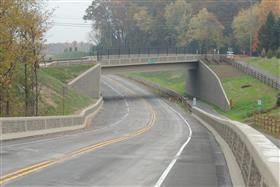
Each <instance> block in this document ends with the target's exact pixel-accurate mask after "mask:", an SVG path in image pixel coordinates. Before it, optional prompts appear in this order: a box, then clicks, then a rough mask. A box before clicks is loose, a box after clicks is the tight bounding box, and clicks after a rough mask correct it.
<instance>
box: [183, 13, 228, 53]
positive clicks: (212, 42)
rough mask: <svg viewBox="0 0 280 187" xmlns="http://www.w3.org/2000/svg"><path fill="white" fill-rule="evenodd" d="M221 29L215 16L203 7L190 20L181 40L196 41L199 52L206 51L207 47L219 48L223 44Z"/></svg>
mask: <svg viewBox="0 0 280 187" xmlns="http://www.w3.org/2000/svg"><path fill="white" fill-rule="evenodd" d="M223 30H224V27H223V25H222V24H221V23H220V22H219V21H218V20H217V18H216V16H215V15H214V14H212V13H209V12H208V10H207V9H206V8H204V9H202V10H201V11H199V12H198V14H197V15H195V16H193V17H192V19H191V20H190V26H189V30H188V33H187V35H186V36H187V37H186V38H184V41H183V42H185V43H190V42H192V41H197V42H198V43H199V47H200V51H201V52H207V51H208V49H209V48H216V47H217V48H221V47H222V46H223V44H224V37H223Z"/></svg>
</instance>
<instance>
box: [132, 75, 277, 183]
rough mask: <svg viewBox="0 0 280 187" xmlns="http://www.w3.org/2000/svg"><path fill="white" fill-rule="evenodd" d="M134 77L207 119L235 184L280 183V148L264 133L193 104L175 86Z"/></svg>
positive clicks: (195, 114)
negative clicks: (170, 88)
mask: <svg viewBox="0 0 280 187" xmlns="http://www.w3.org/2000/svg"><path fill="white" fill-rule="evenodd" d="M129 78H131V77H129ZM131 79H132V80H135V81H137V82H139V83H142V84H144V85H146V86H148V87H151V88H153V89H155V90H156V91H159V92H160V93H162V94H164V95H167V96H168V97H171V98H175V100H177V101H180V102H182V103H183V104H184V106H185V107H187V108H188V109H189V110H190V111H191V112H192V114H193V115H194V117H196V118H197V119H198V120H200V121H201V122H203V124H204V125H205V126H206V127H207V128H208V129H209V130H210V131H211V132H212V133H213V134H214V136H215V138H216V139H217V141H218V142H219V144H220V145H221V148H222V150H223V152H224V155H225V157H226V160H227V164H228V167H229V170H230V174H231V177H232V180H233V181H232V182H233V185H234V186H260V187H261V186H262V187H265V186H271V187H272V186H275V187H276V186H277V187H278V186H280V179H279V176H280V150H279V148H278V147H276V146H275V145H274V144H273V143H272V142H271V141H270V140H268V139H267V138H266V137H265V136H264V135H263V134H261V133H260V132H258V131H257V130H255V129H253V128H251V127H250V126H248V125H246V124H243V123H239V122H237V121H232V120H229V119H222V118H219V117H217V116H215V115H212V114H209V113H207V112H205V111H203V110H201V109H199V108H197V107H191V104H190V103H188V100H187V98H185V97H182V96H181V95H179V94H178V93H176V92H174V91H173V90H169V89H166V88H163V87H161V86H160V85H158V84H155V83H152V82H150V81H146V80H144V79H142V78H135V77H133V78H131ZM206 124H207V125H206ZM210 128H211V129H210ZM212 129H213V131H212ZM216 135H217V136H216ZM224 144H226V145H224Z"/></svg>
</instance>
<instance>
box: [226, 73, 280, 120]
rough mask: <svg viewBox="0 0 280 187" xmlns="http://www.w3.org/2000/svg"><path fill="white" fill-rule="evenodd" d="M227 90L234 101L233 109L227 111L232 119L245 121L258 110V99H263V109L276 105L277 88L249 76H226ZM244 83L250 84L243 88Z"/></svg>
mask: <svg viewBox="0 0 280 187" xmlns="http://www.w3.org/2000/svg"><path fill="white" fill-rule="evenodd" d="M222 84H223V86H224V89H225V92H226V94H227V96H228V98H229V99H230V100H232V102H233V107H232V109H231V110H230V111H229V112H227V113H226V115H227V116H229V117H230V118H232V119H235V120H240V121H243V120H245V119H246V118H248V117H249V115H250V114H251V113H252V112H254V111H257V110H258V106H257V100H259V99H261V100H262V109H263V110H267V109H271V108H273V107H274V106H275V105H276V95H277V90H275V89H273V88H271V87H269V86H267V85H265V84H263V83H262V82H260V81H258V80H256V79H254V78H252V77H250V76H247V75H243V76H239V77H232V78H225V79H224V80H222ZM243 85H250V87H247V88H241V87H242V86H243Z"/></svg>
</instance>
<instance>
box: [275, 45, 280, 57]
mask: <svg viewBox="0 0 280 187" xmlns="http://www.w3.org/2000/svg"><path fill="white" fill-rule="evenodd" d="M275 55H276V57H277V58H280V47H279V48H278V49H277V51H276V52H275Z"/></svg>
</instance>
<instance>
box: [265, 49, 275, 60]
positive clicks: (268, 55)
mask: <svg viewBox="0 0 280 187" xmlns="http://www.w3.org/2000/svg"><path fill="white" fill-rule="evenodd" d="M273 55H274V54H273V51H272V50H271V49H269V50H268V51H267V53H266V56H267V58H272V57H273Z"/></svg>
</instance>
